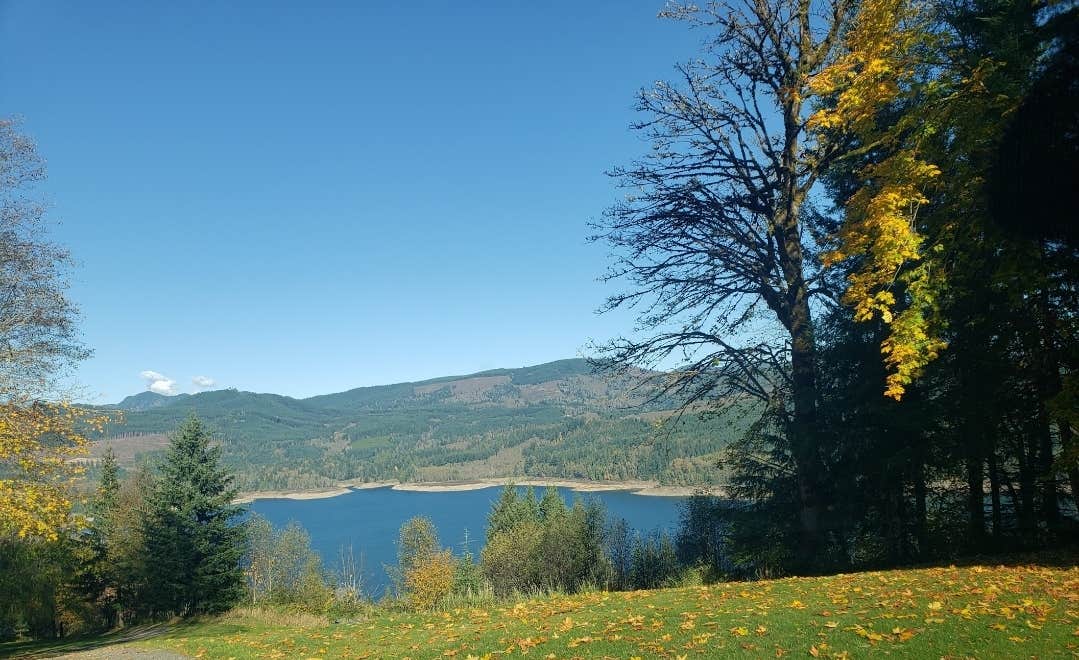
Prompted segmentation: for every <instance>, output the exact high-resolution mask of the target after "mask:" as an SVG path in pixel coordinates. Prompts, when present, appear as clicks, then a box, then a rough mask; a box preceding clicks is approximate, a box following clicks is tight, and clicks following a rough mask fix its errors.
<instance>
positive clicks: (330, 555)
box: [248, 486, 685, 598]
mask: <svg viewBox="0 0 1079 660" xmlns="http://www.w3.org/2000/svg"><path fill="white" fill-rule="evenodd" d="M502 489H503V487H502V486H496V487H492V488H483V489H480V490H464V491H450V492H438V493H431V492H415V491H406V490H393V489H392V488H389V487H386V488H372V489H366V490H356V491H353V492H351V493H349V494H347V495H339V496H337V497H328V498H324V499H318V500H288V499H269V500H255V501H254V502H252V503H251V504H250V505H248V506H249V507H250V510H251V511H253V512H255V513H258V514H259V515H261V516H263V517H265V518H266V519H267V520H269V521H270V522H271V523H273V525H274V526H275V527H283V526H284V525H286V524H287V523H288V522H289V521H291V520H295V521H296V522H298V523H300V524H301V525H303V527H304V529H306V530H307V531H308V533H309V534H310V535H311V545H312V546H313V547H314V549H315V550H317V551H318V552H319V554H321V555H322V561H323V564H324V565H325V566H326V567H327V568H329V569H334V568H335V567H336V566H337V565H338V563H339V562H338V557H339V555H340V551H341V549H342V548H343V547H348V546H349V545H351V546H352V550H353V554H354V556H355V558H356V560H357V561H359V560H360V559H361V557H362V559H363V564H364V573H365V578H366V580H365V589H366V591H367V593H368V594H369V595H371V596H374V597H375V598H377V597H379V596H381V595H382V593H383V591H384V590H385V588H386V586H387V584H388V581H389V580H388V577H387V575H386V571H385V569H384V568H383V566H384V565H392V564H396V563H397V532H398V530H399V529H400V527H401V524H402V523H404V522H405V521H406V520H408V519H409V518H412V517H413V516H427V517H428V518H430V519H431V520H432V521H433V522H434V523H435V526H436V527H437V528H438V533H439V540H440V541H441V543H442V545H443V546H444V547H451V548H452V549H453V552H454V554H460V553H461V552H462V551H463V550H464V540H465V535H466V530H467V535H468V538H469V539H470V542H469V549H470V550H471V551H472V554H473V555H474V556H476V558H477V559H478V558H479V553H480V550H481V549H482V547H483V539H484V536H485V530H486V527H487V514H488V512H490V510H491V505H492V504H493V503H494V502H495V500H497V499H498V497H499V495H501V493H502ZM520 490H521V492H523V491H524V489H523V488H521V489H520ZM558 490H559V492H560V493H561V494H562V497H563V499H565V500H566V501H567V502H572V501H573V499H574V498H575V497H580V498H582V499H584V500H589V499H595V500H598V501H599V502H601V503H602V504H603V505H604V506H605V507H606V509H607V515H608V517H609V518H610V519H618V518H625V519H626V521H627V522H628V523H629V526H630V527H631V528H632V529H634V530H636V531H638V532H640V533H641V534H649V533H652V532H656V531H663V530H666V531H668V532H673V531H675V529H676V527H677V525H678V517H679V513H680V507H681V504H682V502H683V500H684V499H685V498H683V497H657V496H646V495H634V494H632V493H631V492H629V491H602V492H596V493H578V492H574V491H571V490H569V489H567V488H559V489H558ZM542 495H543V491H542V489H537V491H536V496H537V497H541V496H542Z"/></svg>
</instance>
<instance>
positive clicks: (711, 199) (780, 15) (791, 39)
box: [595, 0, 853, 553]
mask: <svg viewBox="0 0 1079 660" xmlns="http://www.w3.org/2000/svg"><path fill="white" fill-rule="evenodd" d="M852 12H853V3H852V2H850V1H849V0H814V1H811V0H729V1H725V2H715V3H712V4H710V5H709V6H707V7H705V8H698V7H695V6H691V5H680V4H671V5H668V6H667V8H666V9H665V10H664V11H663V12H662V14H661V15H663V16H666V17H670V18H676V19H682V20H686V21H688V22H689V23H690V24H691V25H693V26H694V27H697V28H700V29H702V30H703V31H705V32H706V33H707V34H708V35H709V36H708V39H707V41H706V42H705V48H704V54H703V57H702V58H701V59H698V60H695V61H692V62H689V63H686V64H683V65H679V66H678V67H677V71H678V73H679V80H678V81H677V82H676V83H668V82H660V83H657V84H656V85H655V86H654V87H653V88H651V89H648V90H644V91H642V92H641V93H640V95H639V97H638V104H637V109H638V110H639V111H640V112H641V113H642V114H643V115H645V118H644V119H642V120H641V121H640V122H639V123H637V124H635V125H634V127H633V128H634V129H635V130H637V131H638V132H640V133H642V134H643V135H644V136H646V137H647V139H648V140H649V142H650V143H651V151H650V152H649V153H648V154H647V156H645V157H644V158H642V159H640V160H639V161H637V162H635V163H633V164H632V165H630V166H628V167H623V168H619V169H616V170H614V171H613V172H612V175H613V176H614V177H616V178H617V179H618V180H619V181H620V183H621V185H622V187H623V188H624V189H625V190H626V197H625V199H624V200H623V201H621V202H620V203H618V204H616V205H615V206H613V207H612V208H610V209H609V210H608V212H607V213H606V214H605V215H604V218H603V220H602V221H601V222H599V223H598V225H597V235H596V237H595V238H596V239H598V240H603V241H606V242H607V243H609V244H610V245H611V246H612V247H613V248H614V252H615V254H616V259H617V260H616V261H615V263H614V265H613V266H612V268H611V270H610V272H609V273H608V275H607V278H608V279H609V280H617V281H620V282H622V283H623V284H625V285H628V286H625V289H626V290H625V291H623V292H621V293H618V294H616V295H613V296H611V297H610V298H609V299H608V301H607V304H606V309H608V310H609V309H615V308H631V309H633V310H634V311H635V312H636V315H637V320H638V327H637V328H635V331H634V332H633V333H629V334H628V336H627V337H623V338H620V339H618V340H615V341H612V342H610V343H609V344H607V345H605V346H603V347H601V348H602V350H601V354H602V357H603V358H605V359H606V360H607V364H611V365H614V368H615V369H625V370H629V369H631V368H633V367H649V368H656V367H667V368H672V367H673V369H674V371H673V373H672V374H670V375H668V376H667V377H666V378H665V380H664V381H663V382H662V386H661V388H660V390H659V391H660V392H661V393H662V394H663V395H667V396H676V397H678V398H679V400H680V402H681V403H682V404H683V405H684V406H687V407H688V406H691V405H694V404H697V403H699V402H704V401H711V402H713V403H714V402H715V401H717V400H730V399H731V398H732V397H739V396H740V397H742V398H745V396H747V395H748V396H751V397H755V398H757V399H760V400H762V401H764V402H766V403H767V404H768V405H769V406H770V408H771V409H772V410H776V411H779V413H780V414H781V415H782V417H783V419H784V421H785V427H786V434H787V439H788V441H789V444H790V451H791V456H792V458H793V462H794V465H795V468H796V471H797V475H796V478H797V484H798V490H799V498H800V528H801V532H802V548H803V551H805V552H809V553H812V552H815V551H816V550H817V549H818V548H819V547H820V546H819V543H820V541H821V538H822V534H823V530H822V520H821V518H822V513H823V509H824V508H825V507H826V506H827V502H826V498H825V495H824V490H825V489H824V488H823V485H824V484H823V483H822V482H823V479H824V474H823V471H824V468H823V461H822V458H821V456H820V454H819V451H818V447H817V443H816V442H815V441H814V436H815V433H816V432H817V429H816V418H817V413H816V404H817V377H816V368H815V364H814V363H815V360H816V342H815V339H814V333H813V316H814V309H815V307H816V304H815V299H816V297H817V296H818V294H820V293H822V292H824V290H825V287H823V277H824V275H823V273H822V270H821V268H820V265H819V259H818V255H819V253H820V245H819V239H820V237H821V236H822V234H823V233H824V232H825V231H826V230H827V229H828V227H825V226H823V225H824V224H825V223H824V220H823V218H822V217H821V216H820V215H819V214H818V213H817V212H816V211H815V210H814V208H813V207H812V204H811V200H812V199H813V197H814V193H815V188H816V187H817V186H818V184H819V178H820V176H821V175H822V173H823V172H824V170H825V168H826V167H828V165H829V164H830V163H831V162H832V161H833V160H834V159H835V158H836V157H838V156H840V155H841V154H842V152H843V150H844V147H843V145H841V144H836V143H835V142H827V143H826V142H824V141H820V140H818V139H817V138H816V135H815V133H814V132H813V131H812V130H810V128H809V127H807V121H808V119H809V116H810V115H811V113H812V112H813V110H814V107H815V106H814V103H815V95H814V92H813V89H812V85H811V82H812V80H813V77H814V75H816V74H818V73H819V72H821V70H822V69H824V68H825V67H827V66H828V65H829V64H830V63H832V62H834V61H835V59H836V58H837V57H839V56H840V55H841V49H842V34H843V31H844V29H845V28H846V27H847V25H848V22H849V21H850V20H851V15H852Z"/></svg>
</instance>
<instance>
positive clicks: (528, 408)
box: [95, 359, 744, 490]
mask: <svg viewBox="0 0 1079 660" xmlns="http://www.w3.org/2000/svg"><path fill="white" fill-rule="evenodd" d="M639 380H640V379H639V378H636V377H633V376H623V377H621V378H614V379H610V378H607V377H605V376H600V375H595V374H593V372H592V369H591V367H590V365H589V364H588V363H587V361H585V360H582V359H573V360H560V361H557V362H551V363H547V364H542V365H537V366H532V367H524V368H520V369H495V370H492V371H485V372H481V373H477V374H472V375H467V376H453V377H446V378H437V379H433V380H427V381H422V382H416V383H399V384H395V385H383V386H376V387H361V388H357V389H353V390H349V391H347V392H340V393H336V394H327V395H322V396H315V397H311V398H307V399H293V398H290V397H286V396H280V395H276V394H256V393H253V392H241V391H237V390H219V391H213V392H203V393H201V394H195V395H190V396H176V397H166V396H162V395H158V394H154V393H152V392H144V393H142V394H139V395H136V396H132V397H128V398H127V399H125V400H124V401H123V402H121V403H119V404H117V405H115V406H111V407H110V408H112V409H113V410H114V411H115V412H114V416H115V417H117V419H116V420H115V421H113V422H112V423H110V424H109V425H108V426H107V428H106V429H105V430H104V432H103V433H102V434H101V437H100V438H99V440H98V442H97V443H95V444H96V445H98V450H100V451H103V450H104V448H105V447H107V446H110V445H113V446H115V447H116V448H117V450H118V454H119V455H120V456H127V457H130V460H129V461H128V464H129V466H130V465H132V464H134V463H135V462H137V460H139V459H140V458H142V457H146V456H147V455H149V454H151V453H152V452H153V451H154V450H155V449H156V448H159V447H160V446H161V443H160V434H161V433H167V432H169V431H170V430H171V429H175V428H176V427H177V426H179V425H180V423H181V422H182V421H183V420H184V419H185V418H187V417H188V416H189V415H191V414H192V413H196V414H197V415H198V416H199V417H200V418H201V419H202V420H204V422H205V423H206V425H207V426H208V427H209V428H210V429H211V430H212V431H213V433H214V436H215V437H216V438H217V440H218V441H219V442H220V443H221V445H222V446H223V447H224V450H225V460H226V462H227V463H228V464H229V465H230V466H231V467H232V468H233V469H234V470H236V472H237V474H238V481H239V485H240V487H241V488H242V489H245V490H257V489H290V488H311V487H316V486H326V485H330V484H333V483H337V482H340V481H342V480H347V479H363V480H383V479H399V480H402V481H446V480H456V479H475V478H481V477H507V476H522V477H524V476H527V477H562V478H584V479H603V480H607V479H610V480H621V479H655V480H659V481H661V482H663V483H667V484H677V485H697V484H708V483H714V482H715V480H716V479H717V478H718V474H719V472H718V470H717V468H716V460H717V458H718V455H717V453H716V452H717V451H718V450H720V449H722V448H723V447H725V446H726V445H727V443H728V442H729V441H730V440H731V439H732V438H733V437H735V436H736V435H737V434H738V433H739V432H740V429H741V428H743V423H744V420H743V418H744V415H741V414H739V412H738V411H737V409H733V410H732V411H731V412H730V413H729V414H727V415H725V416H723V417H722V418H716V417H713V418H710V419H708V420H701V419H698V418H697V417H696V416H693V415H683V416H682V417H681V418H680V419H677V420H675V419H672V418H671V414H670V411H669V410H667V408H668V406H666V405H664V404H663V403H647V399H648V392H647V391H644V390H638V389H634V385H635V384H637V383H638V382H639ZM117 413H119V414H117Z"/></svg>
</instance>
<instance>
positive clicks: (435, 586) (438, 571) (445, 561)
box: [404, 550, 455, 610]
mask: <svg viewBox="0 0 1079 660" xmlns="http://www.w3.org/2000/svg"><path fill="white" fill-rule="evenodd" d="M454 569H455V565H454V561H453V555H452V554H450V552H449V551H448V550H443V551H441V552H436V553H434V554H431V555H429V556H427V557H423V558H422V559H420V560H419V561H417V562H416V564H415V565H413V566H412V567H411V568H410V569H408V571H406V572H405V576H404V577H405V594H406V596H407V598H408V604H409V606H410V607H411V608H412V609H415V610H429V609H431V608H433V607H434V606H435V605H437V604H438V603H439V602H441V601H442V600H443V599H444V598H445V597H446V596H448V595H450V591H452V590H453V574H454Z"/></svg>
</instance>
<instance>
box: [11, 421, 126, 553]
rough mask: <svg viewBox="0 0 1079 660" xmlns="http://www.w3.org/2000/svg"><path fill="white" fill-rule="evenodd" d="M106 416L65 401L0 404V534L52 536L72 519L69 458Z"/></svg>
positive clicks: (74, 466) (83, 449)
mask: <svg viewBox="0 0 1079 660" xmlns="http://www.w3.org/2000/svg"><path fill="white" fill-rule="evenodd" d="M104 421H105V420H104V418H103V417H102V416H100V415H96V414H94V413H92V412H90V411H87V410H85V409H82V408H78V407H76V406H72V405H70V404H67V403H41V402H35V403H27V404H18V403H13V402H9V403H6V404H2V405H0V535H10V534H14V535H16V536H18V537H20V538H27V537H33V538H43V539H48V540H54V539H56V537H57V536H58V535H59V533H60V531H61V530H62V529H63V528H64V527H65V525H66V524H67V523H68V522H69V521H70V518H71V507H72V500H71V485H72V481H73V480H74V478H75V477H76V476H77V475H78V474H79V473H80V471H81V470H80V468H79V466H78V465H77V464H76V463H75V462H73V461H72V460H71V459H73V458H76V457H78V456H81V455H84V454H85V453H86V448H87V445H88V443H89V440H88V439H87V435H86V434H87V433H89V432H91V431H93V430H95V429H100V428H101V425H102V424H104Z"/></svg>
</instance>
